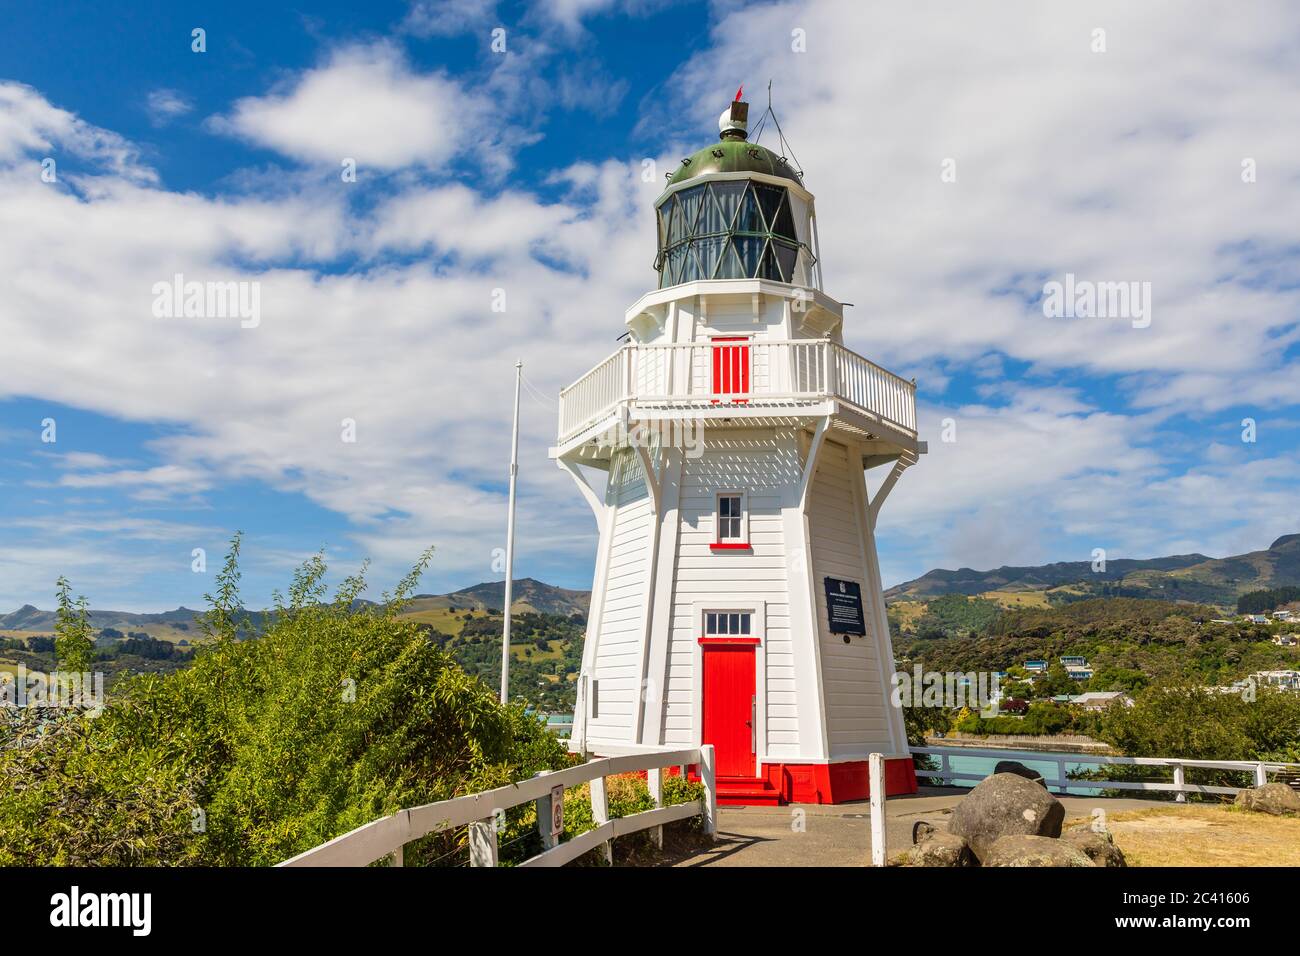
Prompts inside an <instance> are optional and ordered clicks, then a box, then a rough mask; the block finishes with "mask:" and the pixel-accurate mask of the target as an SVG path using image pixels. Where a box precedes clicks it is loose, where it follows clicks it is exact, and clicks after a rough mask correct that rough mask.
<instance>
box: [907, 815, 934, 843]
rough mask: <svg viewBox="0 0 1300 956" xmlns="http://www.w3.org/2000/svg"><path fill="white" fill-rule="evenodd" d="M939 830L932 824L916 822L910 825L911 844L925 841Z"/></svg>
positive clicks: (922, 821)
mask: <svg viewBox="0 0 1300 956" xmlns="http://www.w3.org/2000/svg"><path fill="white" fill-rule="evenodd" d="M938 832H939V828H938V827H937V826H935V825H934V824H933V823H926V822H925V821H924V820H917V821H916V822H915V823H913V824H912V844H913V845H915V844H917V843H920V842H921V841H922V840H924V839H926V838H927V837H928V836H930V835H931V834H932V833H938Z"/></svg>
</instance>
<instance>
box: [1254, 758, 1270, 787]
mask: <svg viewBox="0 0 1300 956" xmlns="http://www.w3.org/2000/svg"><path fill="white" fill-rule="evenodd" d="M1266 783H1268V771H1267V770H1265V769H1264V764H1263V762H1260V763H1257V764H1255V786H1257V787H1262V786H1264V784H1266Z"/></svg>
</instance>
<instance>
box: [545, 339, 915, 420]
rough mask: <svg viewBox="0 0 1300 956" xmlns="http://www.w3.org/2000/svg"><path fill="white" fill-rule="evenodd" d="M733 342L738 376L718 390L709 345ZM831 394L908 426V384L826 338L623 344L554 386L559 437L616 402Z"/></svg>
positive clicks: (761, 401)
mask: <svg viewBox="0 0 1300 956" xmlns="http://www.w3.org/2000/svg"><path fill="white" fill-rule="evenodd" d="M719 349H722V350H724V351H730V350H737V351H739V352H740V354H741V355H742V356H743V361H744V363H745V384H744V387H743V388H737V389H736V390H735V391H732V392H726V393H719V392H718V391H716V390H715V389H717V388H718V385H719V383H718V382H716V381H715V380H714V379H715V375H714V361H715V358H717V350H719ZM829 398H834V399H838V400H840V401H842V402H845V403H847V404H849V405H852V406H854V407H856V408H857V409H859V410H860V411H862V412H863V413H865V414H866V415H867V416H868V417H871V418H875V419H877V420H878V421H880V422H882V423H884V424H887V425H891V426H893V427H894V428H897V429H899V430H901V431H903V432H906V433H908V434H911V435H915V433H916V385H915V384H914V383H913V382H910V381H908V380H907V379H904V378H902V377H901V376H898V375H895V374H894V373H893V372H890V371H887V370H886V369H883V368H881V367H880V366H879V365H876V364H875V363H874V362H870V361H868V360H867V359H865V358H863V357H862V356H861V355H858V354H856V353H854V352H851V351H850V350H848V349H846V348H845V347H844V346H842V345H837V344H836V343H834V342H831V341H830V340H829V339H793V340H789V341H763V340H749V341H747V342H744V343H731V342H728V343H727V344H714V343H711V342H690V343H657V344H646V345H626V346H624V347H623V348H621V349H619V350H618V351H617V352H615V353H614V354H613V355H611V356H609V357H608V358H606V359H605V360H604V361H603V362H601V363H600V364H599V365H597V366H596V367H595V368H593V369H592V370H591V371H589V372H588V373H587V374H586V375H584V376H582V377H581V378H580V379H578V381H576V382H575V383H573V384H572V385H570V386H569V387H567V388H565V389H561V391H560V401H559V406H560V409H559V441H560V442H561V443H563V442H566V441H569V440H570V439H572V438H574V437H575V436H577V435H579V434H581V433H582V432H584V431H585V430H586V429H588V428H590V427H592V426H594V425H596V424H598V423H599V422H601V421H602V420H604V419H605V418H607V417H608V416H610V415H612V414H613V413H614V411H615V410H616V409H617V407H618V406H619V405H620V404H636V403H644V404H647V405H654V406H662V405H670V406H671V405H673V404H678V405H682V406H686V407H694V408H700V407H707V406H710V405H719V404H720V405H723V406H731V405H737V404H744V405H746V406H748V407H750V408H754V407H762V406H764V405H781V406H783V407H785V408H787V410H788V406H789V405H790V403H792V402H800V401H820V400H825V399H829Z"/></svg>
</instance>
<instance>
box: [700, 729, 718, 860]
mask: <svg viewBox="0 0 1300 956" xmlns="http://www.w3.org/2000/svg"><path fill="white" fill-rule="evenodd" d="M713 768H714V762H713V744H704V745H703V746H701V747H700V783H702V784H704V832H705V834H706V835H707V836H708V838H709V839H710V840H716V839H717V838H718V783H717V780H716V779H715V778H714V771H713Z"/></svg>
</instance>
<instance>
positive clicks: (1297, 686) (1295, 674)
mask: <svg viewBox="0 0 1300 956" xmlns="http://www.w3.org/2000/svg"><path fill="white" fill-rule="evenodd" d="M1250 676H1251V679H1252V680H1254V681H1255V684H1256V685H1257V686H1262V687H1280V688H1282V689H1283V690H1300V671H1256V672H1255V673H1253V674H1251V675H1250Z"/></svg>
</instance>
